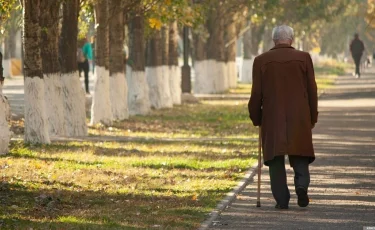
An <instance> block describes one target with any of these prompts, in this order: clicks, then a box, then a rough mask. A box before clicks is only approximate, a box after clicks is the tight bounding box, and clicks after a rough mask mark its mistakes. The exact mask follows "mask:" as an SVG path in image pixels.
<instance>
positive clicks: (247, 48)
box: [242, 29, 252, 59]
mask: <svg viewBox="0 0 375 230" xmlns="http://www.w3.org/2000/svg"><path fill="white" fill-rule="evenodd" d="M251 31H252V30H251V29H249V30H247V31H246V32H245V33H244V35H243V39H242V41H243V58H244V59H251V58H252V49H251V41H252V36H251Z"/></svg>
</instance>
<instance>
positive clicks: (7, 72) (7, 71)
mask: <svg viewBox="0 0 375 230" xmlns="http://www.w3.org/2000/svg"><path fill="white" fill-rule="evenodd" d="M9 40H12V39H11V38H10V37H9V36H8V35H7V36H5V38H4V61H3V62H4V63H3V68H4V69H3V76H4V77H12V76H13V75H12V63H11V60H10V59H11V51H10V45H9V43H10V42H9Z"/></svg>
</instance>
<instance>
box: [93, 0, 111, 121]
mask: <svg viewBox="0 0 375 230" xmlns="http://www.w3.org/2000/svg"><path fill="white" fill-rule="evenodd" d="M95 16H96V18H95V20H96V24H97V25H98V28H97V36H96V42H95V44H96V48H95V55H96V57H95V58H96V59H95V66H96V67H95V74H96V78H95V86H94V96H93V101H92V106H91V122H90V124H91V125H95V124H98V123H103V124H105V125H111V124H112V120H113V114H112V107H111V99H110V93H109V90H110V89H109V49H108V48H109V30H108V27H109V26H108V0H100V1H98V2H97V3H96V5H95Z"/></svg>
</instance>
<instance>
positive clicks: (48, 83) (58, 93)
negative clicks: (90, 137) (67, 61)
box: [44, 73, 66, 136]
mask: <svg viewBox="0 0 375 230" xmlns="http://www.w3.org/2000/svg"><path fill="white" fill-rule="evenodd" d="M44 89H45V100H46V111H47V119H48V131H49V135H50V136H65V135H66V126H65V120H64V107H63V93H62V81H61V76H60V74H59V73H55V74H45V75H44Z"/></svg>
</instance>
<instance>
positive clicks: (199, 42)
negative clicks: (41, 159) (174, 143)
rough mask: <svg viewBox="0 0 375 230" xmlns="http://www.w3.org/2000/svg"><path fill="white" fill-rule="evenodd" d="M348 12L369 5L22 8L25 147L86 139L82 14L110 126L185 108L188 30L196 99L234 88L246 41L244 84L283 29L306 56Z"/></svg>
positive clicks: (226, 1) (290, 2) (97, 105)
mask: <svg viewBox="0 0 375 230" xmlns="http://www.w3.org/2000/svg"><path fill="white" fill-rule="evenodd" d="M12 1H13V7H9V5H6V6H7V8H4V9H2V11H3V12H11V9H12V8H13V9H14V5H16V4H17V2H15V1H14V0H12ZM12 1H9V2H10V3H12ZM350 4H354V6H355V7H358V6H360V4H363V1H361V0H343V1H324V0H314V1H294V0H265V1H256V0H236V1H232V0H200V1H198V0H55V1H50V0H23V1H22V8H23V16H22V19H23V45H24V70H25V72H24V75H25V141H28V142H38V143H49V142H50V138H49V137H50V136H51V135H61V136H84V135H87V124H86V113H85V94H84V91H83V89H82V87H81V83H80V80H79V77H78V73H77V60H76V52H77V37H78V34H79V32H80V31H79V30H78V25H80V26H81V32H82V31H85V29H84V27H85V26H82V25H84V24H85V22H82V17H80V15H81V16H82V12H85V17H83V18H84V20H87V22H89V21H90V17H91V16H90V15H95V18H94V19H95V37H96V41H95V45H96V48H95V53H96V55H95V56H96V57H95V58H96V60H95V62H96V71H95V87H94V94H93V102H92V108H91V121H90V123H91V124H92V125H95V124H97V123H104V124H107V125H109V124H111V123H112V122H113V121H114V120H122V119H126V118H128V117H129V115H136V114H147V113H149V111H150V110H151V108H155V109H159V108H168V107H172V106H173V105H174V104H180V103H181V69H180V67H179V64H178V50H177V47H178V45H177V42H178V39H177V37H178V34H179V33H181V32H182V26H184V27H185V30H184V31H185V32H187V30H186V28H187V27H190V28H191V31H192V36H191V37H190V40H192V41H193V42H192V43H191V44H192V45H191V47H185V49H188V50H189V51H191V52H189V53H190V54H191V56H192V58H193V61H194V72H195V81H194V92H195V93H220V92H225V91H226V90H228V89H229V88H231V87H236V84H237V76H238V74H237V69H236V56H238V54H237V49H236V47H237V44H236V42H237V41H238V37H239V36H242V37H243V39H242V40H243V51H242V52H243V59H244V60H243V65H242V66H243V69H242V70H241V71H242V74H241V75H242V80H243V81H244V82H251V78H252V75H251V73H252V60H253V58H254V56H256V55H258V53H259V49H260V47H262V48H263V50H267V49H269V48H271V47H272V39H271V31H272V28H273V27H274V26H275V25H278V24H288V25H291V26H292V27H294V29H295V33H296V45H297V46H298V48H302V49H304V50H307V51H308V50H310V49H311V48H313V47H314V46H316V45H319V43H320V42H321V41H322V40H323V39H321V37H319V36H321V35H324V32H325V31H326V29H325V28H326V27H327V25H329V24H332V21H334V19H335V18H340V17H342V15H343V14H346V13H348V12H349V13H350V11H349V10H348V7H346V6H347V5H350ZM358 9H360V7H358ZM4 15H5V14H4ZM351 15H354V13H351ZM84 20H83V21H84ZM334 22H337V21H334ZM1 25H3V23H2V24H1ZM179 25H180V27H179ZM86 27H87V26H86ZM126 31H127V32H126ZM328 42H333V43H334V41H331V40H328ZM125 43H127V45H128V47H129V56H128V59H127V63H126V64H125V63H124V59H125V57H124V55H125V53H124V52H123V46H124V44H125ZM185 51H187V50H185ZM125 73H126V74H125Z"/></svg>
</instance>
